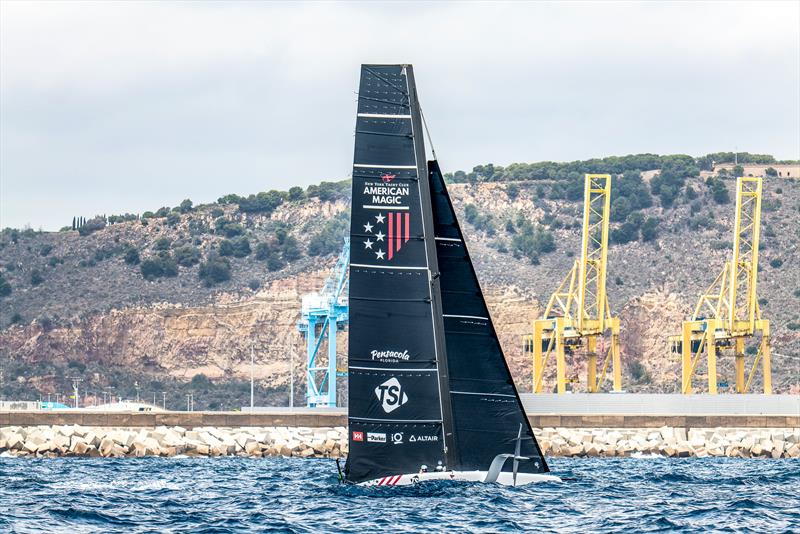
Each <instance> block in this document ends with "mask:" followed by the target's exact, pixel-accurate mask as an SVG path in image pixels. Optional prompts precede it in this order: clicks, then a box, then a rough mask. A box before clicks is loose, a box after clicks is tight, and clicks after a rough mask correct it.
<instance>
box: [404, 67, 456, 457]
mask: <svg viewBox="0 0 800 534" xmlns="http://www.w3.org/2000/svg"><path fill="white" fill-rule="evenodd" d="M405 70H406V80H407V81H408V92H409V95H408V96H409V102H410V104H411V126H412V132H413V134H412V135H413V136H414V149H415V157H416V160H417V177H418V179H419V196H420V202H421V204H422V225H423V232H424V238H425V254H426V255H427V257H428V278H429V282H430V287H431V307H432V309H433V335H434V346H435V349H436V365H437V367H438V368H439V399H440V402H441V406H442V432H443V434H444V453H445V458H446V460H447V466H448V467H449V468H451V469H452V468H455V467H456V466H457V465H458V451H457V449H456V447H455V442H454V436H453V407H452V403H451V401H450V385H449V377H450V374H449V373H448V368H447V347H446V346H445V336H444V319H443V317H442V313H443V311H442V296H441V278H440V275H441V273H440V271H439V262H438V259H437V255H436V240H435V235H434V234H435V231H434V225H433V207H432V204H431V190H430V182H429V179H428V162H427V155H426V153H425V137H424V135H423V126H422V118H421V113H420V107H419V98H418V95H417V86H416V83H415V81H414V67H412V66H411V65H406V66H405Z"/></svg>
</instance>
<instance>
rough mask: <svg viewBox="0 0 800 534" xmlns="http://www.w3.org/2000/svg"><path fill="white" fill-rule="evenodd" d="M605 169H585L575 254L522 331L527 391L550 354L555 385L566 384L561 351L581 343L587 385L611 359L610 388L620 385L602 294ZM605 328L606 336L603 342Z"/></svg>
mask: <svg viewBox="0 0 800 534" xmlns="http://www.w3.org/2000/svg"><path fill="white" fill-rule="evenodd" d="M610 206H611V175H610V174H587V175H586V177H585V184H584V206H583V239H582V244H581V256H580V259H579V260H576V261H575V264H574V265H573V266H572V269H571V270H570V272H569V274H567V276H566V277H565V278H564V280H563V281H562V282H561V284H560V285H559V286H558V289H557V290H556V292H555V293H553V295H552V296H551V297H550V300H549V301H548V303H547V307H546V308H545V311H544V314H543V315H542V317H541V319H537V320H535V321H533V334H532V335H527V336H524V337H523V345H524V350H525V351H526V352H532V353H533V391H534V393H541V392H542V382H543V380H544V372H545V369H546V368H547V364H548V363H549V361H550V359H551V356H552V355H553V354H555V359H556V386H557V391H558V392H559V393H564V392H565V391H566V389H567V386H566V384H567V377H566V373H567V371H566V359H565V353H566V352H567V351H569V352H574V351H576V350H578V349H580V348H585V350H586V353H587V356H588V359H589V361H588V366H587V389H588V391H589V392H592V393H594V392H597V391H599V390H600V388H601V386H602V384H603V382H604V380H605V376H606V373H607V372H608V367H609V364H611V363H613V365H612V368H613V377H614V391H621V390H622V372H621V368H620V353H619V318H618V317H614V316H612V315H611V308H610V307H609V304H608V297H607V295H606V273H607V269H606V263H607V262H606V259H607V255H608V223H609V214H610ZM609 331H610V340H609V341H610V342H609V343H605V337H606V333H607V332H609ZM600 340H603V341H604V343H603V349H604V351H605V354H604V355H603V356H604V357H603V365H602V370H601V372H600V376H599V378H598V375H597V358H598V352H597V350H598V341H600Z"/></svg>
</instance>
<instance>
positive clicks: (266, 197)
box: [238, 189, 283, 214]
mask: <svg viewBox="0 0 800 534" xmlns="http://www.w3.org/2000/svg"><path fill="white" fill-rule="evenodd" d="M282 203H283V195H281V193H280V192H279V191H275V190H274V189H273V190H272V191H267V192H261V193H258V194H257V195H250V196H249V197H247V198H241V199H240V200H239V203H238V204H239V211H243V212H245V213H266V214H269V213H272V212H273V211H274V210H275V208H277V207H278V206H280V205H281V204H282Z"/></svg>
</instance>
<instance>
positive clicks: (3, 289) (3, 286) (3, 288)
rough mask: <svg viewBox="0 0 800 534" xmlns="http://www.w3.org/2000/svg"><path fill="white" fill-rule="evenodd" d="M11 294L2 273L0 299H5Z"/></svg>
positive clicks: (0, 277) (9, 285)
mask: <svg viewBox="0 0 800 534" xmlns="http://www.w3.org/2000/svg"><path fill="white" fill-rule="evenodd" d="M10 294H11V284H9V283H8V280H6V278H5V277H4V276H3V273H0V297H7V296H9V295H10Z"/></svg>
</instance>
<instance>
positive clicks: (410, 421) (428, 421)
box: [349, 417, 442, 424]
mask: <svg viewBox="0 0 800 534" xmlns="http://www.w3.org/2000/svg"><path fill="white" fill-rule="evenodd" d="M349 419H350V420H351V421H369V422H373V423H403V424H417V423H419V424H431V423H441V422H442V420H441V419H373V418H370V417H350V418H349Z"/></svg>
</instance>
